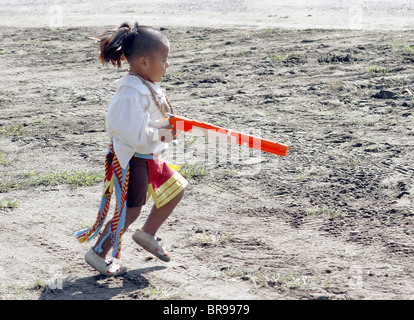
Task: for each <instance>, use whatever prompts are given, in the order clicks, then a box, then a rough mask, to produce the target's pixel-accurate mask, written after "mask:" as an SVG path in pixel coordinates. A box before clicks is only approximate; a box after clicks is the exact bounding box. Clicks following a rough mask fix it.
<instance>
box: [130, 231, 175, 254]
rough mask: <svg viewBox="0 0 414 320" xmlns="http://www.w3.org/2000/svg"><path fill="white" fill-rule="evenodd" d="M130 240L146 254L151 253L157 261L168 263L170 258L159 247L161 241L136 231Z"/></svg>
mask: <svg viewBox="0 0 414 320" xmlns="http://www.w3.org/2000/svg"><path fill="white" fill-rule="evenodd" d="M132 239H134V241H135V242H136V243H138V244H139V245H140V246H141V247H143V248H144V249H145V250H147V251H148V252H150V253H152V254H153V255H154V256H156V257H157V258H158V259H161V260H162V261H165V262H168V261H170V260H171V259H170V256H169V254H168V252H167V251H165V249H164V248H163V247H162V246H161V239H160V238H155V237H154V236H152V235H150V234H148V233H146V232H144V231H142V230H140V229H137V230H136V231H135V233H134V234H133V235H132Z"/></svg>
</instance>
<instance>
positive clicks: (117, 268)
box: [85, 248, 126, 277]
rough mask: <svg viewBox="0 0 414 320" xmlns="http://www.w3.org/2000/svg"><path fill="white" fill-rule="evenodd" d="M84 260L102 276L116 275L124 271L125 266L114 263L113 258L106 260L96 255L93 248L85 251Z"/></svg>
mask: <svg viewBox="0 0 414 320" xmlns="http://www.w3.org/2000/svg"><path fill="white" fill-rule="evenodd" d="M85 260H86V262H87V263H88V264H89V265H90V266H91V267H92V268H94V269H95V270H97V271H99V272H100V273H101V274H102V275H104V276H114V277H116V276H119V275H121V274H124V273H125V272H126V268H125V267H122V266H121V265H119V264H117V263H115V261H114V260H106V259H104V258H101V257H100V256H98V254H97V253H96V252H95V250H93V248H91V249H90V250H89V251H88V252H86V254H85Z"/></svg>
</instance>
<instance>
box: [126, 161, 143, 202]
mask: <svg viewBox="0 0 414 320" xmlns="http://www.w3.org/2000/svg"><path fill="white" fill-rule="evenodd" d="M129 168H130V171H129V185H128V198H127V207H129V208H131V207H141V206H143V205H144V204H145V203H146V201H147V191H148V162H147V159H141V158H137V157H132V158H131V160H130V161H129Z"/></svg>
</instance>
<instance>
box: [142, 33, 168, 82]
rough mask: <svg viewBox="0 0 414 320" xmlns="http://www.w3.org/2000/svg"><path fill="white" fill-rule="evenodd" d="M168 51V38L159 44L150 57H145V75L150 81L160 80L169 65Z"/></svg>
mask: <svg viewBox="0 0 414 320" xmlns="http://www.w3.org/2000/svg"><path fill="white" fill-rule="evenodd" d="M169 52H170V43H169V42H168V40H166V41H164V42H163V43H162V44H160V46H159V48H158V50H156V51H155V52H154V53H153V54H152V56H151V57H148V58H147V65H146V68H145V69H146V70H145V71H146V72H145V73H146V77H147V78H148V80H150V81H152V82H160V81H161V80H162V77H163V76H164V74H165V73H166V71H167V68H168V67H169V66H170V64H169V63H168V54H169Z"/></svg>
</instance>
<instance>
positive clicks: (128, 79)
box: [115, 74, 154, 95]
mask: <svg viewBox="0 0 414 320" xmlns="http://www.w3.org/2000/svg"><path fill="white" fill-rule="evenodd" d="M115 86H116V87H117V88H118V89H119V88H121V87H123V86H128V87H131V88H134V89H136V90H138V91H139V92H140V93H142V94H146V95H150V94H151V92H150V91H149V89H148V87H147V86H146V85H145V84H143V83H142V81H141V79H139V78H138V77H136V76H134V75H132V74H127V75H125V76H123V77H122V78H121V79H118V80H116V81H115ZM152 87H153V88H154V86H152Z"/></svg>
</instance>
